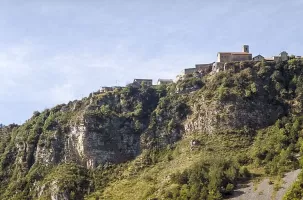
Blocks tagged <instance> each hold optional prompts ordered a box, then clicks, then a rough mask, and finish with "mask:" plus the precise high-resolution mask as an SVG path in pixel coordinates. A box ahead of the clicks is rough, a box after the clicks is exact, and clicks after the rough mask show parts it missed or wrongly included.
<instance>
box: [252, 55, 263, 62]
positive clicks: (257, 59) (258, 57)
mask: <svg viewBox="0 0 303 200" xmlns="http://www.w3.org/2000/svg"><path fill="white" fill-rule="evenodd" d="M261 60H264V57H263V56H261V55H260V54H259V55H257V56H255V57H253V61H261Z"/></svg>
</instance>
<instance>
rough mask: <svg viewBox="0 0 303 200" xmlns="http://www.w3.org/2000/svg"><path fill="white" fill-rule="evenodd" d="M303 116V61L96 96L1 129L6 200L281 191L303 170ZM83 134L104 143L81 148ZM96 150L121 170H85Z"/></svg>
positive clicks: (240, 66) (107, 165) (183, 198)
mask: <svg viewBox="0 0 303 200" xmlns="http://www.w3.org/2000/svg"><path fill="white" fill-rule="evenodd" d="M302 109H303V62H302V60H300V59H294V58H293V59H291V60H289V61H288V62H278V63H275V62H240V63H230V64H229V66H228V70H226V71H222V72H219V73H216V74H214V75H206V76H202V77H199V76H198V75H196V74H193V75H187V76H186V77H185V78H184V80H180V81H178V82H177V83H173V84H169V85H166V86H152V87H147V86H146V85H144V84H142V85H141V86H139V87H131V86H129V87H126V88H123V89H115V90H114V91H112V92H107V93H102V94H94V95H93V94H91V95H90V96H89V97H86V98H83V99H82V100H80V101H73V102H69V103H68V104H62V105H58V106H56V107H54V108H52V109H46V110H44V111H43V112H41V113H40V112H37V111H36V112H34V113H33V116H32V118H31V119H29V120H28V121H26V123H24V124H23V125H21V126H17V125H9V126H3V125H1V126H0V136H1V140H0V182H1V184H0V199H15V200H18V199H50V197H51V196H52V195H56V196H57V197H58V198H61V197H63V196H66V197H68V198H69V199H90V200H96V199H113V200H114V199H119V200H120V199H133V200H136V199H138V200H141V199H153V200H156V199H178V200H196V199H197V200H198V199H208V200H211V199H212V200H216V199H223V198H225V197H226V196H229V195H231V194H232V193H233V190H234V189H235V188H236V187H237V184H239V183H241V182H245V181H255V182H257V181H258V180H260V179H261V178H263V177H270V180H271V182H272V183H274V185H275V189H276V190H278V189H279V187H280V185H281V177H282V176H283V174H285V172H288V171H290V170H294V169H298V168H300V167H302V164H303V160H302V159H301V160H300V159H298V158H300V157H301V155H302V151H303V143H302V141H303V134H302V133H303V113H302ZM77 127H85V129H86V130H87V131H90V132H92V133H94V134H93V135H94V137H92V138H88V139H87V138H85V139H87V140H89V141H90V142H91V143H92V142H95V140H99V139H98V138H102V139H103V140H102V141H97V142H96V144H98V145H99V146H93V145H91V146H90V147H89V148H88V147H87V146H85V147H83V149H82V147H81V148H80V147H79V144H80V143H81V142H82V143H83V142H84V139H83V140H81V139H79V138H80V137H79V138H77V139H74V138H75V137H76V136H75V135H76V134H78V132H80V131H79V130H80V129H79V130H77V131H78V132H77V131H75V130H76V128H77ZM71 133H72V134H71ZM126 140H128V142H129V141H131V142H132V143H127V142H125V141H126ZM108 141H110V142H112V143H113V141H114V142H116V143H115V144H112V146H110V144H108ZM193 141H196V144H195V145H193V144H192V142H193ZM106 142H107V143H106ZM136 143H139V144H136ZM130 144H136V146H135V145H134V146H133V147H132V146H131V145H130ZM123 145H124V146H123ZM80 146H81V145H80ZM100 146H102V148H101V147H100ZM99 147H100V149H99ZM93 148H97V150H96V151H97V152H102V151H104V152H105V153H104V157H106V156H108V155H111V154H113V153H114V154H115V155H117V157H119V159H120V160H119V163H115V162H110V161H107V162H103V163H93V162H92V163H91V164H92V166H94V168H87V166H88V164H87V163H89V161H90V160H89V158H90V156H92V155H93V153H92V152H90V151H92V149H93ZM136 148H137V149H136ZM80 151H81V152H82V153H78V152H80ZM123 151H125V152H132V151H133V152H135V154H127V156H126V155H125V154H122V153H125V152H123ZM120 153H121V154H120ZM93 164H96V165H93ZM302 185H303V173H301V175H300V177H299V179H298V181H297V182H296V183H295V184H294V185H293V186H292V188H291V189H290V190H289V191H288V193H287V194H286V196H285V199H301V198H302V197H303V193H302V190H303V188H302Z"/></svg>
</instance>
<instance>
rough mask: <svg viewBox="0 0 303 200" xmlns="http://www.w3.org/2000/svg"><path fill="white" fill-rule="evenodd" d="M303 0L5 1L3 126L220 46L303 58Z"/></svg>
mask: <svg viewBox="0 0 303 200" xmlns="http://www.w3.org/2000/svg"><path fill="white" fill-rule="evenodd" d="M302 7H303V1H302V0H291V1H285V0H241V1H240V0H228V1H226V0H212V1H202V0H191V1H186V0H174V1H173V0H165V1H163V0H129V1H124V0H120V1H118V0H100V1H97V0H86V1H84V0H82V1H80V0H75V1H71V0H62V1H59V0H39V1H38V0H36V1H34V0H27V1H24V0H20V1H18V0H2V1H1V2H0V30H1V31H0V70H1V71H0V72H1V78H0V123H4V124H9V123H13V122H15V123H22V122H24V121H25V120H26V119H28V118H29V117H31V115H32V113H33V111H35V110H39V111H42V110H44V109H45V108H50V107H52V106H54V105H56V104H59V103H68V102H69V101H70V100H74V99H79V98H81V97H83V96H87V95H88V94H89V93H90V92H92V91H96V90H98V89H99V87H100V86H102V85H125V84H126V83H129V82H131V81H132V79H134V78H152V79H154V81H156V80H157V79H158V78H175V76H176V75H177V74H178V73H179V72H180V71H181V70H182V69H183V68H188V67H193V66H194V65H195V64H198V63H209V62H213V61H215V59H216V53H217V52H218V51H240V50H241V46H242V44H249V45H250V51H251V52H252V53H253V55H256V54H259V53H260V54H262V55H265V56H272V55H275V54H279V53H280V52H281V51H283V50H286V51H288V52H289V53H290V54H295V55H303V46H302V45H301V44H302V43H303V37H302V33H303V26H302V25H301V19H302V18H303V12H302Z"/></svg>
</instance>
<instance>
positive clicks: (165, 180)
mask: <svg viewBox="0 0 303 200" xmlns="http://www.w3.org/2000/svg"><path fill="white" fill-rule="evenodd" d="M192 139H196V140H199V141H201V146H199V147H197V148H196V149H194V150H191V149H190V141H191V140H192ZM250 145H251V138H250V137H249V136H244V135H237V134H222V135H205V134H199V133H196V134H192V135H190V136H188V137H187V138H185V139H183V140H181V141H179V142H178V143H177V144H176V147H175V148H174V149H173V150H172V151H166V153H163V155H162V156H161V160H160V161H159V162H158V163H156V164H155V165H151V166H148V167H146V168H145V169H143V170H141V171H139V172H137V173H133V172H132V171H134V169H135V167H134V165H135V164H136V163H137V162H138V160H140V158H137V159H136V160H134V161H132V162H131V163H129V164H128V166H129V167H128V168H127V169H126V170H125V171H124V172H123V174H124V177H123V179H122V180H117V181H113V182H112V183H111V184H110V185H109V186H108V187H107V188H106V189H105V191H104V193H103V195H102V198H101V199H113V200H115V199H117V200H118V199H133V200H140V199H146V198H147V197H161V196H163V195H165V192H166V190H169V189H172V188H174V187H176V184H174V183H171V182H170V178H169V176H170V175H171V174H173V173H176V172H183V171H184V170H185V169H189V168H191V167H192V166H194V165H195V164H196V163H199V162H201V161H203V160H204V161H208V160H212V159H213V158H214V157H217V158H224V157H229V158H231V157H236V156H238V155H241V154H245V152H246V151H247V149H248V148H249V146H250ZM88 199H89V198H88ZM91 199H94V198H91Z"/></svg>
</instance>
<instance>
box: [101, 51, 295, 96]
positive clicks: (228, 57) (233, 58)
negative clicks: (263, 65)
mask: <svg viewBox="0 0 303 200" xmlns="http://www.w3.org/2000/svg"><path fill="white" fill-rule="evenodd" d="M296 58H301V56H296ZM288 59H289V56H288V53H287V52H286V51H282V52H281V53H280V54H279V55H278V56H273V57H264V56H262V55H260V54H259V55H257V56H254V57H253V55H252V53H250V52H249V45H243V46H242V51H241V52H218V53H217V61H216V62H212V63H206V64H196V65H195V67H193V68H186V69H184V70H182V72H181V74H180V75H178V76H177V80H179V79H182V77H183V76H184V75H186V74H198V76H203V75H204V74H207V73H210V72H218V71H220V70H225V66H226V64H227V63H229V62H241V61H256V62H259V61H275V62H278V61H286V60H288ZM172 82H173V80H172V79H158V82H157V85H163V84H170V83H172ZM142 84H145V85H146V86H152V85H153V80H152V79H134V81H133V82H132V83H130V84H128V85H127V86H133V87H140V86H141V85H142ZM116 88H117V89H121V88H124V87H121V86H113V87H101V89H100V92H101V93H104V92H108V91H113V90H114V89H116Z"/></svg>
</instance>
